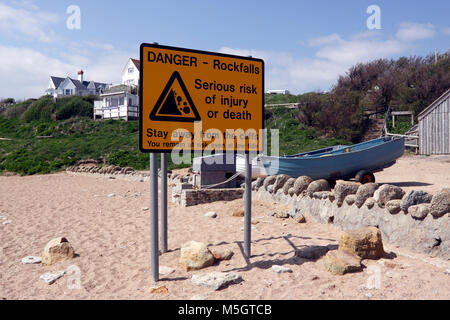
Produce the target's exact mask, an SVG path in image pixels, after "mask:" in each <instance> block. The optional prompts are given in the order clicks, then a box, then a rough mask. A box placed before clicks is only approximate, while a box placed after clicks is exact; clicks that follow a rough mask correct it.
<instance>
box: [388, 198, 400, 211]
mask: <svg viewBox="0 0 450 320" xmlns="http://www.w3.org/2000/svg"><path fill="white" fill-rule="evenodd" d="M401 203H402V200H399V199H397V200H390V201H388V202H386V209H387V211H388V212H389V213H390V214H397V213H399V212H400V211H402V208H400V205H401Z"/></svg>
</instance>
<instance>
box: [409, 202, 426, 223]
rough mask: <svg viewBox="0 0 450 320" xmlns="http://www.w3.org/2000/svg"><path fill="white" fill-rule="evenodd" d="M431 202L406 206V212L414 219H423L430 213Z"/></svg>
mask: <svg viewBox="0 0 450 320" xmlns="http://www.w3.org/2000/svg"><path fill="white" fill-rule="evenodd" d="M430 207H431V204H429V203H421V204H416V205H414V206H410V207H409V208H408V213H409V214H410V215H411V216H412V217H413V218H415V219H418V220H423V219H425V217H426V216H427V215H428V213H430Z"/></svg>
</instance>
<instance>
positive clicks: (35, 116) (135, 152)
mask: <svg viewBox="0 0 450 320" xmlns="http://www.w3.org/2000/svg"><path fill="white" fill-rule="evenodd" d="M272 97H273V98H272ZM269 98H270V99H276V101H275V102H276V103H283V102H286V101H288V100H289V101H291V100H295V99H297V98H298V97H297V96H281V95H277V96H270V97H269ZM269 98H268V100H270V99H269ZM92 99H93V97H83V98H81V97H70V98H64V99H61V100H60V101H58V102H57V103H56V104H55V103H54V102H53V101H52V100H51V99H50V98H48V97H42V98H40V99H38V100H36V101H31V100H29V101H25V102H23V103H22V104H17V105H14V106H13V107H11V108H10V109H8V110H7V111H6V112H5V113H3V115H0V138H8V139H11V140H10V141H6V140H0V172H6V171H8V172H16V173H18V174H21V175H32V174H37V173H51V172H57V171H61V170H64V169H65V168H67V167H68V166H71V165H73V164H75V163H76V162H77V161H78V160H82V159H95V160H98V161H100V162H101V163H106V164H113V165H118V166H121V167H132V168H134V169H135V170H147V169H149V156H148V154H146V153H141V152H140V151H139V148H138V144H139V123H138V121H129V122H127V121H124V120H118V121H117V120H108V121H94V120H92V119H91V118H89V117H83V115H87V114H88V113H89V112H91V111H92V110H91V109H92V108H91V105H90V104H92V101H91V100H92ZM90 108H91V109H90ZM88 109H89V110H88ZM296 114H297V110H292V109H287V108H284V107H277V108H272V109H267V110H266V111H265V121H266V125H265V126H266V128H268V129H279V130H280V131H279V133H280V136H279V138H280V140H279V141H280V151H279V152H280V155H283V154H295V153H299V152H302V151H310V150H314V149H319V148H323V147H327V146H331V145H335V144H347V143H349V142H348V141H345V140H343V139H335V138H332V139H330V138H323V137H322V134H321V133H320V132H319V131H317V130H315V129H313V128H308V127H305V126H304V125H302V124H300V122H299V121H298V120H297V118H296ZM74 115H75V116H74ZM80 115H81V116H80ZM66 117H68V119H65V118H66ZM55 119H56V120H55ZM42 137H51V138H46V139H42ZM269 150H270V133H269ZM196 156H198V155H196ZM192 157H193V155H191V159H192ZM187 166H189V164H186V165H175V164H174V163H173V162H172V161H171V159H170V156H169V157H168V168H169V169H175V168H180V167H187Z"/></svg>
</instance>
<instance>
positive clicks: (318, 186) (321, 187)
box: [306, 179, 331, 198]
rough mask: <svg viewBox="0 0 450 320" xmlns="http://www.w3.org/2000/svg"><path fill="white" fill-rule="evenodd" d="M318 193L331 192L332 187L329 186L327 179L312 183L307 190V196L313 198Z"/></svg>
mask: <svg viewBox="0 0 450 320" xmlns="http://www.w3.org/2000/svg"><path fill="white" fill-rule="evenodd" d="M318 191H331V188H330V185H329V184H328V181H327V180H325V179H320V180H315V181H313V182H311V183H310V184H309V186H308V188H307V189H306V194H307V195H308V196H309V197H310V198H312V196H313V194H314V192H318Z"/></svg>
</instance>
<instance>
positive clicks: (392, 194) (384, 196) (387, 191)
mask: <svg viewBox="0 0 450 320" xmlns="http://www.w3.org/2000/svg"><path fill="white" fill-rule="evenodd" d="M404 195H405V191H403V190H402V188H400V187H397V186H393V185H390V184H383V185H382V186H381V187H380V188H378V189H377V191H375V192H374V194H373V198H374V199H375V201H376V202H378V205H379V206H380V207H381V208H383V207H384V206H385V205H386V203H387V202H388V201H390V200H397V199H402V198H403V196H404Z"/></svg>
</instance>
